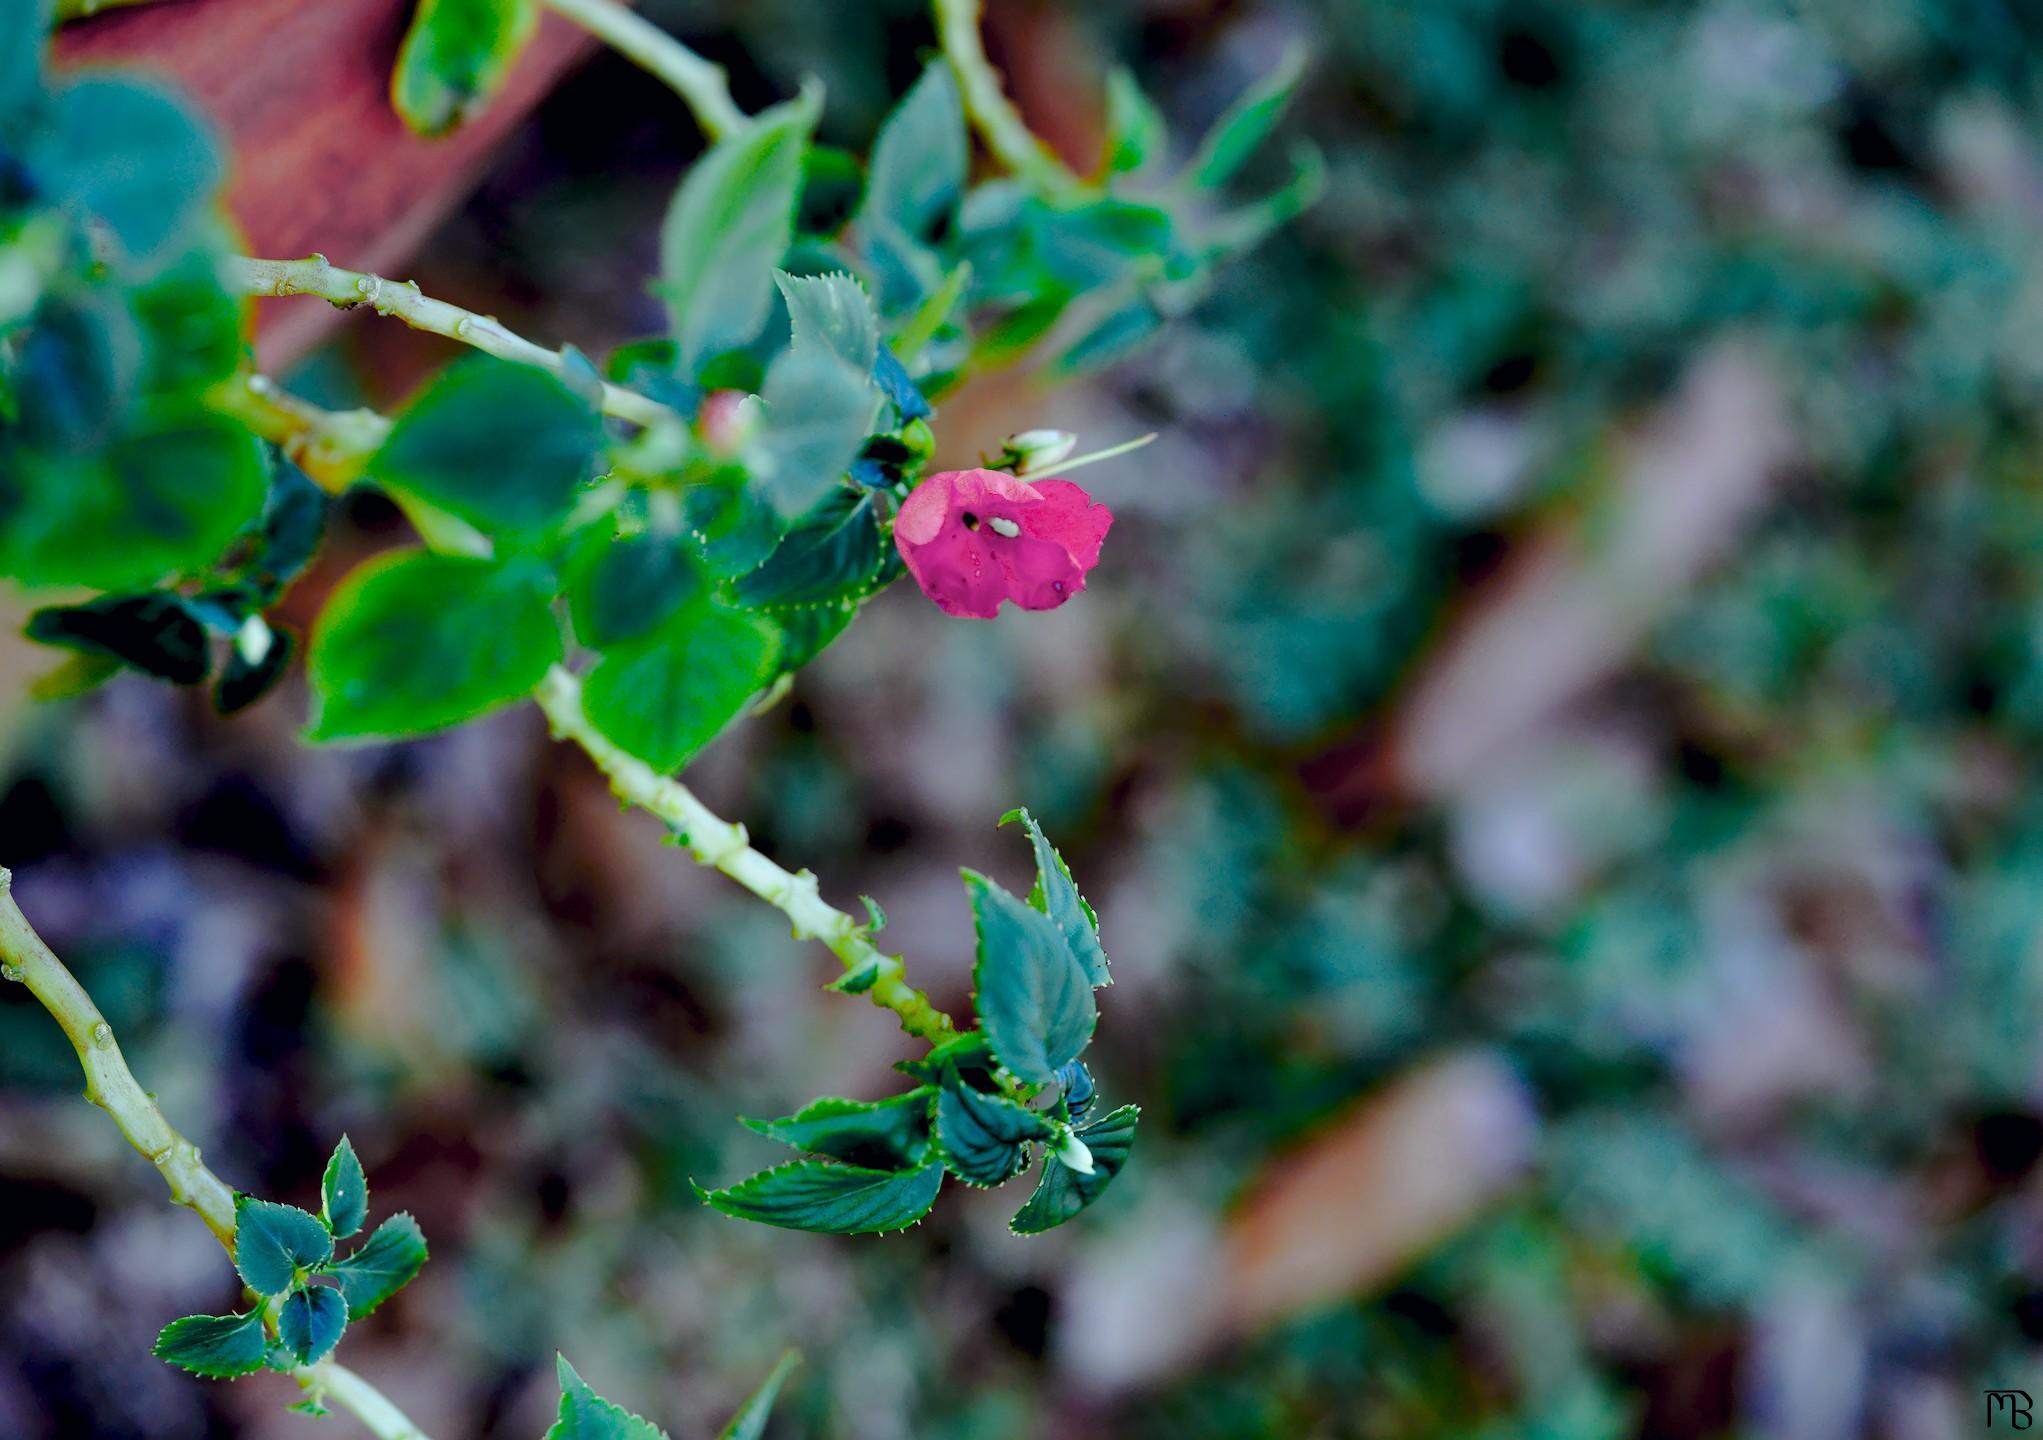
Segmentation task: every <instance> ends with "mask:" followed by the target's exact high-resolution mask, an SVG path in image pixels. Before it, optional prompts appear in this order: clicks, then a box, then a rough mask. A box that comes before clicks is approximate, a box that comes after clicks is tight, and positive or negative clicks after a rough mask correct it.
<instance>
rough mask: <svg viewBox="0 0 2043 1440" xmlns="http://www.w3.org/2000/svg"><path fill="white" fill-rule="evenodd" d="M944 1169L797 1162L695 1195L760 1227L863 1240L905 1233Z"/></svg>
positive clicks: (930, 1200)
mask: <svg viewBox="0 0 2043 1440" xmlns="http://www.w3.org/2000/svg"><path fill="white" fill-rule="evenodd" d="M942 1185H943V1166H941V1165H937V1164H934V1163H932V1164H927V1165H924V1166H923V1167H922V1168H921V1169H919V1170H869V1169H867V1168H866V1167H864V1166H862V1165H841V1164H839V1163H837V1162H836V1161H834V1160H797V1161H794V1162H793V1163H791V1164H787V1165H776V1166H775V1167H774V1168H773V1169H771V1170H762V1171H760V1172H759V1173H758V1174H757V1175H753V1176H751V1177H749V1178H747V1179H744V1180H740V1181H739V1182H738V1183H737V1184H735V1185H733V1186H730V1187H729V1188H728V1189H724V1190H705V1189H703V1188H702V1187H701V1186H700V1185H697V1186H696V1187H695V1193H696V1194H697V1195H699V1196H701V1197H702V1200H703V1203H705V1204H707V1205H710V1206H713V1207H714V1208H716V1209H718V1210H721V1211H723V1212H724V1214H726V1215H735V1216H736V1217H738V1218H739V1219H740V1220H756V1221H758V1222H759V1223H760V1224H762V1225H778V1226H780V1227H781V1228H782V1229H786V1230H818V1231H823V1232H825V1233H828V1234H832V1235H865V1234H873V1233H877V1232H879V1231H884V1230H905V1229H907V1228H908V1227H909V1226H910V1225H912V1224H914V1223H915V1222H916V1221H917V1220H919V1219H921V1218H922V1217H923V1216H924V1215H926V1214H928V1213H929V1207H930V1206H932V1205H934V1204H935V1203H936V1192H937V1191H938V1189H940V1188H941V1187H942Z"/></svg>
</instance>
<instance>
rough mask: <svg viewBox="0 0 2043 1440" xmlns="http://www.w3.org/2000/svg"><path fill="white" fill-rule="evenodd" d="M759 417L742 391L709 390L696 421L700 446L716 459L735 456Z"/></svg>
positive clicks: (756, 407) (748, 437) (755, 426)
mask: <svg viewBox="0 0 2043 1440" xmlns="http://www.w3.org/2000/svg"><path fill="white" fill-rule="evenodd" d="M758 415H759V407H758V406H757V405H755V404H753V403H752V397H751V396H750V395H747V394H746V393H745V392H744V391H743V390H712V391H710V393H709V394H707V395H705V396H703V397H702V409H701V412H700V413H699V414H698V416H697V419H696V423H697V425H699V426H700V427H701V430H702V443H703V444H705V445H707V446H708V447H709V448H710V449H711V450H713V451H715V452H716V453H717V454H719V455H735V454H737V453H738V452H739V451H740V450H742V449H744V448H745V442H746V441H748V440H750V439H751V438H752V432H753V430H754V429H756V428H757V422H758Z"/></svg>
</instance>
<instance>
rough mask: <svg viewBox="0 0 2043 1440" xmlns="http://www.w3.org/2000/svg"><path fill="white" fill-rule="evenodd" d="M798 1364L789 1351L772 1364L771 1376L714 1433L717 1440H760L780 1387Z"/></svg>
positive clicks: (797, 1355)
mask: <svg viewBox="0 0 2043 1440" xmlns="http://www.w3.org/2000/svg"><path fill="white" fill-rule="evenodd" d="M801 1363H802V1357H801V1355H800V1353H799V1352H797V1351H794V1350H789V1351H786V1352H785V1353H783V1354H782V1355H781V1357H780V1359H779V1361H778V1362H776V1363H775V1365H774V1367H773V1370H772V1371H771V1373H769V1374H768V1375H767V1377H766V1378H765V1379H764V1380H762V1381H760V1382H759V1388H758V1389H757V1390H754V1391H753V1392H752V1393H751V1395H750V1396H748V1397H747V1398H746V1400H745V1403H744V1404H743V1405H740V1406H739V1407H738V1413H737V1414H735V1415H733V1416H732V1417H731V1420H730V1423H729V1424H728V1425H726V1426H724V1428H723V1429H721V1430H719V1431H717V1440H760V1437H761V1436H763V1435H765V1434H766V1421H767V1418H768V1417H769V1416H771V1415H772V1414H773V1402H774V1401H776V1400H778V1399H779V1398H780V1387H781V1386H782V1385H784V1384H786V1383H787V1377H788V1376H789V1375H790V1374H791V1373H792V1372H793V1370H794V1368H795V1366H797V1365H799V1364H801Z"/></svg>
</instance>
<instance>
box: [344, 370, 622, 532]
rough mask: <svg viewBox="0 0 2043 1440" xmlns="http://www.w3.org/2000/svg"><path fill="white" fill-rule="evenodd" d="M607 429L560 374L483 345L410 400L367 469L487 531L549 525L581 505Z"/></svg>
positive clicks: (397, 489)
mask: <svg viewBox="0 0 2043 1440" xmlns="http://www.w3.org/2000/svg"><path fill="white" fill-rule="evenodd" d="M602 438H603V437H602V428H601V426H600V425H599V424H598V422H597V419H596V412H595V411H594V410H592V409H590V408H589V406H588V405H587V404H586V403H584V402H583V401H582V400H580V399H578V398H577V397H576V396H575V394H574V393H573V392H572V391H571V390H569V389H568V387H567V386H566V385H564V384H563V383H562V382H561V381H560V379H559V378H558V377H557V376H554V375H550V374H548V373H547V372H546V371H544V370H540V369H537V368H535V367H533V366H530V365H514V364H512V363H511V362H510V361H508V360H498V359H496V358H495V357H493V356H487V355H478V356H475V357H473V358H471V359H468V360H463V361H460V362H458V363H456V364H454V365H451V366H449V367H448V368H447V369H446V370H444V371H442V372H441V373H440V375H439V376H438V377H437V378H435V379H434V380H433V382H432V383H431V384H430V385H428V386H427V387H426V388H425V390H424V392H423V393H421V394H420V395H419V396H418V398H416V399H415V400H413V401H412V402H411V404H409V405H408V406H406V407H405V409H404V412H403V413H402V414H401V415H399V416H398V417H397V423H396V425H395V427H393V428H392V430H391V432H390V438H389V439H388V440H386V441H385V442H384V444H383V448H382V449H380V450H378V451H377V452H376V456H375V458H374V459H373V460H371V461H370V462H369V474H370V477H371V478H372V479H374V480H375V481H376V482H377V483H378V484H380V485H382V486H384V487H385V488H386V489H388V490H390V491H392V492H393V493H395V494H398V495H406V496H413V497H416V498H417V499H420V500H423V501H425V502H426V503H427V504H429V505H432V506H434V507H436V508H438V509H441V510H444V511H446V512H447V513H448V514H450V515H453V516H455V517H456V518H458V519H461V520H465V521H467V522H468V523H469V524H471V525H473V526H475V527H476V528H478V529H480V530H482V531H483V532H484V533H485V534H496V533H498V532H505V531H508V532H513V533H518V532H530V531H535V530H543V529H546V528H547V527H549V526H551V525H554V524H556V523H558V522H559V521H560V520H561V519H562V518H563V517H564V516H566V514H567V512H568V510H569V509H570V507H572V506H573V504H574V501H575V496H576V494H577V492H578V491H580V489H581V487H582V485H583V484H584V483H585V482H586V481H587V480H588V478H589V475H590V472H591V470H592V469H593V467H594V464H595V459H596V453H597V450H598V449H599V448H600V446H601V444H602Z"/></svg>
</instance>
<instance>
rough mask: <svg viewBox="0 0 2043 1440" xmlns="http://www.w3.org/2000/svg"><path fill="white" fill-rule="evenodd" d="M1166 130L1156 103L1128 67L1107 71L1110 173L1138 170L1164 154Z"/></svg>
mask: <svg viewBox="0 0 2043 1440" xmlns="http://www.w3.org/2000/svg"><path fill="white" fill-rule="evenodd" d="M1166 138H1167V132H1166V130H1165V127H1164V123H1163V115H1162V113H1161V112H1160V111H1158V110H1157V108H1156V104H1155V102H1154V101H1152V100H1151V99H1150V98H1149V97H1148V96H1147V95H1145V94H1143V93H1142V87H1141V86H1140V85H1137V84H1136V83H1135V77H1134V75H1132V74H1131V73H1130V72H1129V71H1128V69H1127V67H1125V66H1121V65H1116V66H1115V67H1114V68H1113V69H1111V70H1109V71H1108V72H1107V173H1108V174H1109V175H1129V174H1137V173H1140V172H1141V171H1143V170H1146V169H1148V168H1149V167H1150V166H1151V165H1152V164H1153V163H1155V162H1156V161H1157V160H1160V159H1162V158H1163V148H1164V143H1165V140H1166Z"/></svg>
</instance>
